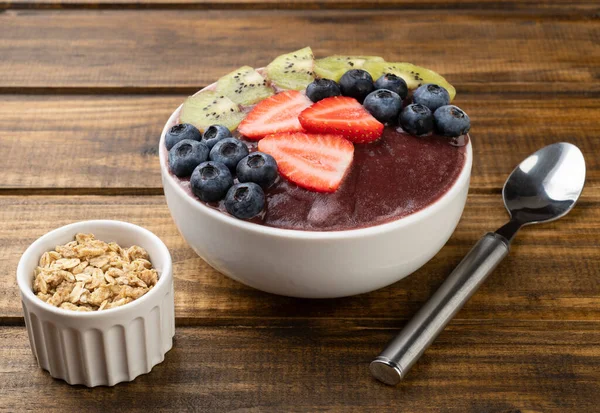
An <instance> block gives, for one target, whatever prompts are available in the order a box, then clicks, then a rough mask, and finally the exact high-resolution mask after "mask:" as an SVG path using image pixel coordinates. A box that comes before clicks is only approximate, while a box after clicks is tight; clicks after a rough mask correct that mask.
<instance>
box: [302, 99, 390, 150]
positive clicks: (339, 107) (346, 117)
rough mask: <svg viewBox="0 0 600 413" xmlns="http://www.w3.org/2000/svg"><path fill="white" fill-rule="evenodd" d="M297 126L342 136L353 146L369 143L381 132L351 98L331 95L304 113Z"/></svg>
mask: <svg viewBox="0 0 600 413" xmlns="http://www.w3.org/2000/svg"><path fill="white" fill-rule="evenodd" d="M299 120H300V124H302V126H303V127H304V129H306V130H307V131H309V132H313V133H333V134H337V135H342V136H343V137H345V138H346V139H348V140H350V141H352V142H355V143H367V142H373V141H374V140H376V139H378V138H379V137H380V136H381V133H382V132H383V124H382V123H380V122H379V121H378V120H377V119H375V118H374V117H373V116H372V115H371V114H370V113H369V112H367V110H366V109H365V108H364V107H363V106H362V105H361V104H360V103H358V101H357V100H356V99H354V98H349V97H345V96H333V97H330V98H326V99H323V100H320V101H318V102H317V103H315V104H314V105H312V106H311V107H309V108H308V109H306V110H304V111H303V112H302V113H301V114H300V117H299Z"/></svg>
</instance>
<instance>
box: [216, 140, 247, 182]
mask: <svg viewBox="0 0 600 413" xmlns="http://www.w3.org/2000/svg"><path fill="white" fill-rule="evenodd" d="M248 152H249V151H248V147H247V146H246V144H245V143H244V142H242V141H240V140H239V139H236V138H225V139H221V140H220V141H219V142H217V143H216V144H215V146H213V148H212V149H211V150H210V155H209V159H210V160H211V161H214V162H220V163H222V164H224V165H225V166H227V167H228V168H229V170H230V171H231V173H233V172H235V168H236V167H237V164H238V162H239V161H241V160H242V159H243V158H245V157H246V156H248Z"/></svg>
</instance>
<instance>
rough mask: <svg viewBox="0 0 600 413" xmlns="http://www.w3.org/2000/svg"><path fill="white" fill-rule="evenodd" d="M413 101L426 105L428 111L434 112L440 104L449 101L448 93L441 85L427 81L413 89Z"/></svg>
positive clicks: (445, 103) (442, 104)
mask: <svg viewBox="0 0 600 413" xmlns="http://www.w3.org/2000/svg"><path fill="white" fill-rule="evenodd" d="M413 102H414V103H420V104H421V105H424V106H427V107H428V108H429V110H430V111H432V112H435V110H436V109H437V108H439V107H440V106H444V105H447V104H449V103H450V94H449V93H448V91H447V90H446V89H444V88H443V87H441V86H438V85H433V84H431V83H428V84H425V85H422V86H419V87H418V88H417V90H415V92H414V93H413Z"/></svg>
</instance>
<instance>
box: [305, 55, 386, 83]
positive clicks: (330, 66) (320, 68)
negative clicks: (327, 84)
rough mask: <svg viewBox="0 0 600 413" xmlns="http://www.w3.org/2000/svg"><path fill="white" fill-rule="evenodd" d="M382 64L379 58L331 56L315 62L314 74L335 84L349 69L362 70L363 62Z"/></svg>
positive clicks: (381, 59)
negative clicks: (333, 81)
mask: <svg viewBox="0 0 600 413" xmlns="http://www.w3.org/2000/svg"><path fill="white" fill-rule="evenodd" d="M367 61H370V62H384V60H383V58H382V57H379V56H341V55H333V56H329V57H324V58H323V59H317V60H315V74H316V75H317V76H318V77H320V78H322V79H331V80H335V81H336V82H337V81H339V80H340V78H341V77H342V75H343V74H344V73H346V72H347V71H348V70H350V69H362V67H363V65H364V64H365V62H367Z"/></svg>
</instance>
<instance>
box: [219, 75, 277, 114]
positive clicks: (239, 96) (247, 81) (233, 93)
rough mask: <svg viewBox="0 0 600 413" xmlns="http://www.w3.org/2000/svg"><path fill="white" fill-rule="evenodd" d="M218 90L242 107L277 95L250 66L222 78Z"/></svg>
mask: <svg viewBox="0 0 600 413" xmlns="http://www.w3.org/2000/svg"><path fill="white" fill-rule="evenodd" d="M216 90H217V93H221V94H222V95H225V96H227V97H228V98H229V99H231V100H233V101H234V102H235V103H239V104H240V105H253V104H255V103H258V102H260V101H261V100H263V99H266V98H268V97H269V96H271V95H273V94H275V91H274V90H273V88H272V87H271V86H268V85H267V80H266V79H265V78H264V77H262V76H261V74H260V73H258V72H257V71H256V70H254V69H253V68H251V67H250V66H242V67H240V68H239V69H237V70H234V71H233V72H231V73H229V74H227V75H225V76H223V77H222V78H220V79H219V80H218V82H217V89H216Z"/></svg>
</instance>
